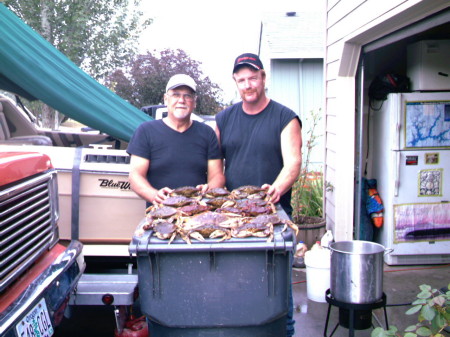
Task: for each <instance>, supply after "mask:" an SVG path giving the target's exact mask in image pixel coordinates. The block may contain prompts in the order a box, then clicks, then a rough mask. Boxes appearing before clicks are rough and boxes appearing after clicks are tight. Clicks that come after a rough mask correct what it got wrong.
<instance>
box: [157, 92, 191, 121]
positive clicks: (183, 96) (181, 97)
mask: <svg viewBox="0 0 450 337" xmlns="http://www.w3.org/2000/svg"><path fill="white" fill-rule="evenodd" d="M195 98H196V97H195V93H194V92H193V91H192V90H191V89H190V88H189V87H185V86H181V87H177V88H175V89H171V90H169V91H168V92H167V93H166V94H165V95H164V103H165V105H167V111H168V113H169V114H170V115H173V116H174V117H175V118H178V119H184V118H187V117H189V116H190V115H191V113H192V111H194V109H195Z"/></svg>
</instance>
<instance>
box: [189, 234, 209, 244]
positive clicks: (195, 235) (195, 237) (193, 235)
mask: <svg viewBox="0 0 450 337" xmlns="http://www.w3.org/2000/svg"><path fill="white" fill-rule="evenodd" d="M189 236H190V237H193V238H194V239H196V240H198V241H202V242H203V241H205V238H204V237H203V235H201V234H200V233H199V232H192V233H190V234H189Z"/></svg>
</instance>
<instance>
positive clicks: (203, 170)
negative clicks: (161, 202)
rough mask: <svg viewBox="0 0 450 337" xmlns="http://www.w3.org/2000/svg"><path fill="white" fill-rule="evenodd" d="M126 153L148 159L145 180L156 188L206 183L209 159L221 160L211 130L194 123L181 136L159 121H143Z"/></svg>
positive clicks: (215, 137) (203, 125)
mask: <svg viewBox="0 0 450 337" xmlns="http://www.w3.org/2000/svg"><path fill="white" fill-rule="evenodd" d="M127 152H128V153H129V154H133V155H137V156H139V157H143V158H147V159H149V160H150V168H149V170H148V173H147V180H148V181H149V182H150V184H151V185H152V186H153V187H155V188H156V189H160V188H163V187H166V186H167V187H170V188H177V187H181V186H196V185H200V184H205V183H207V178H208V175H207V173H208V160H210V159H221V158H222V155H221V153H220V149H219V144H218V141H217V136H216V134H215V132H214V130H213V129H212V128H211V127H209V126H208V125H206V124H202V123H199V122H197V121H193V123H192V125H191V127H190V128H189V129H187V130H186V131H184V132H181V133H180V132H178V131H175V130H173V129H172V128H170V127H169V126H167V125H166V124H165V123H164V122H163V121H162V120H153V121H148V122H144V123H142V124H141V125H140V126H139V127H138V128H137V129H136V131H135V132H134V134H133V137H132V138H131V140H130V143H129V145H128V149H127Z"/></svg>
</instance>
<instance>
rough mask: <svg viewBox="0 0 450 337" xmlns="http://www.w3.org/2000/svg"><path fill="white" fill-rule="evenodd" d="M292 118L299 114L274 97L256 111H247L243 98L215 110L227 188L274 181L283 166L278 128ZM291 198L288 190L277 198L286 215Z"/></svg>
mask: <svg viewBox="0 0 450 337" xmlns="http://www.w3.org/2000/svg"><path fill="white" fill-rule="evenodd" d="M294 118H298V116H297V115H296V114H295V112H294V111H292V110H291V109H289V108H287V107H285V106H283V105H281V104H279V103H277V102H275V101H273V100H271V101H270V102H269V104H268V105H267V107H266V108H265V109H264V110H263V111H261V112H260V113H259V114H256V115H248V114H246V113H245V112H244V111H243V109H242V102H239V103H236V104H234V105H232V106H231V107H228V108H227V109H225V110H223V111H221V112H220V113H218V114H217V116H216V122H217V127H218V128H219V131H220V142H221V146H222V153H223V157H224V158H225V177H226V186H227V188H228V189H229V190H232V189H235V188H237V187H240V186H244V185H257V186H261V185H263V184H273V182H274V181H275V179H276V178H277V176H278V174H279V173H280V171H281V169H282V168H283V157H282V153H281V132H282V131H283V129H284V128H285V127H286V125H288V124H289V122H290V121H291V120H292V119H294ZM299 121H300V120H299ZM290 201H291V190H289V191H288V192H286V193H285V194H284V195H283V196H282V197H281V200H280V204H281V206H282V207H283V209H284V210H285V211H286V213H288V214H289V215H290V214H291V213H292V207H291V205H290Z"/></svg>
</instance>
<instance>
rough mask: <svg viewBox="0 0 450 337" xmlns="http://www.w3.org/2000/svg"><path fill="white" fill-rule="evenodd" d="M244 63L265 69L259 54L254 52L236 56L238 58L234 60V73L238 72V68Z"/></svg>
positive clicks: (257, 68)
mask: <svg viewBox="0 0 450 337" xmlns="http://www.w3.org/2000/svg"><path fill="white" fill-rule="evenodd" d="M242 65H249V66H251V67H253V68H254V69H256V70H261V69H264V67H263V64H262V62H261V60H260V59H259V56H258V55H255V54H252V53H245V54H242V55H239V56H238V57H236V60H235V61H234V67H233V74H234V73H235V72H236V70H237V68H238V67H239V66H242Z"/></svg>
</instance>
